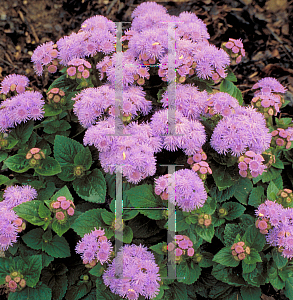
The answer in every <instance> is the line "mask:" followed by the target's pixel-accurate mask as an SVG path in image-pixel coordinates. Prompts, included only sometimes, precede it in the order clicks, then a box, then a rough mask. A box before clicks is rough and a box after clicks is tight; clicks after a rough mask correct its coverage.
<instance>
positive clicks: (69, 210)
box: [67, 207, 74, 216]
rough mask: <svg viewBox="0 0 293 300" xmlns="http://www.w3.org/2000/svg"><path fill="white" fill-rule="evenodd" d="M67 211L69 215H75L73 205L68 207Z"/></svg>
mask: <svg viewBox="0 0 293 300" xmlns="http://www.w3.org/2000/svg"><path fill="white" fill-rule="evenodd" d="M67 213H68V215H69V216H73V215H74V209H73V207H69V208H68V209H67Z"/></svg>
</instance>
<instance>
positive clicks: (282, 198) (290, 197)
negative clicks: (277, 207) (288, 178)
mask: <svg viewBox="0 0 293 300" xmlns="http://www.w3.org/2000/svg"><path fill="white" fill-rule="evenodd" d="M276 201H277V203H280V204H282V206H283V207H291V206H292V203H293V193H292V190H290V189H282V190H279V192H278V193H277V199H276Z"/></svg>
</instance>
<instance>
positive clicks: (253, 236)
mask: <svg viewBox="0 0 293 300" xmlns="http://www.w3.org/2000/svg"><path fill="white" fill-rule="evenodd" d="M242 240H243V242H245V245H247V246H249V247H250V248H254V249H256V250H257V251H261V250H262V249H263V247H264V245H265V243H266V239H265V236H264V234H261V233H260V231H259V229H258V228H256V227H255V225H251V226H249V227H248V229H247V230H246V232H245V234H244V236H243V238H242Z"/></svg>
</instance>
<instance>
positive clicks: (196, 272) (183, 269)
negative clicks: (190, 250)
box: [176, 262, 201, 284]
mask: <svg viewBox="0 0 293 300" xmlns="http://www.w3.org/2000/svg"><path fill="white" fill-rule="evenodd" d="M200 273H201V268H200V267H199V265H197V264H194V267H193V268H191V266H189V265H188V264H187V263H186V262H185V263H183V262H182V263H181V264H179V265H178V266H176V276H177V281H178V282H183V283H185V284H192V283H194V282H195V281H196V280H197V279H198V278H199V276H200Z"/></svg>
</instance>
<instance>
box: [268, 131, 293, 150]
mask: <svg viewBox="0 0 293 300" xmlns="http://www.w3.org/2000/svg"><path fill="white" fill-rule="evenodd" d="M271 135H272V136H273V138H272V142H271V146H272V147H274V148H276V149H291V147H292V142H291V132H290V131H287V130H285V129H284V128H277V129H276V130H274V131H272V132H271Z"/></svg>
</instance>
